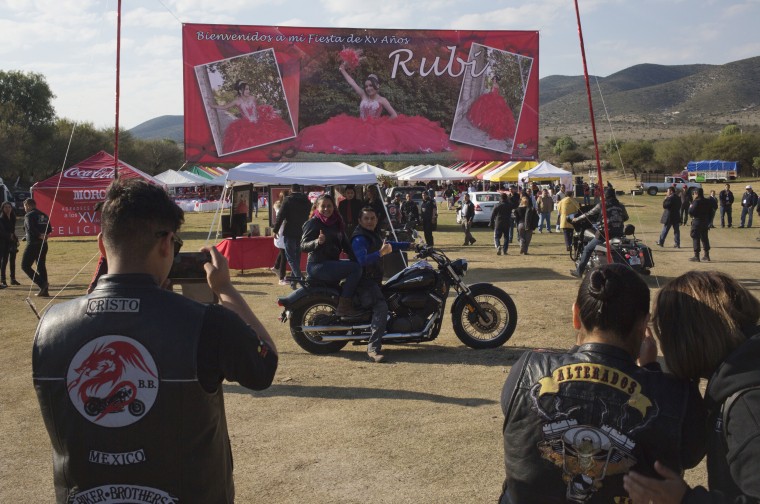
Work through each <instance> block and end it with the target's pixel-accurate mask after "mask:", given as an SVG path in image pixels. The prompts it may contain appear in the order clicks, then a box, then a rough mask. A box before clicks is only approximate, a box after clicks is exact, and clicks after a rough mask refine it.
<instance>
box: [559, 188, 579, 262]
mask: <svg viewBox="0 0 760 504" xmlns="http://www.w3.org/2000/svg"><path fill="white" fill-rule="evenodd" d="M571 194H572V193H568V194H567V195H566V196H565V197H564V198H562V199H561V200H559V203H558V204H557V213H558V214H559V228H560V229H561V230H562V234H564V235H565V248H566V249H567V251H568V252H570V248H571V247H572V243H573V232H574V231H575V227H574V226H573V224H572V223H570V222H568V220H567V218H568V217H570V216H574V215H575V214H576V213H577V212H580V210H581V206H580V204H579V203H578V201H577V200H576V199H575V198H574V197H573V196H572V195H571Z"/></svg>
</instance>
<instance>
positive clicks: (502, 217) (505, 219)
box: [489, 193, 514, 255]
mask: <svg viewBox="0 0 760 504" xmlns="http://www.w3.org/2000/svg"><path fill="white" fill-rule="evenodd" d="M512 210H514V207H513V206H512V200H511V199H510V197H509V194H507V193H501V201H500V202H499V203H498V204H497V205H496V206H495V207H493V211H492V212H491V222H490V223H489V225H490V226H491V227H492V228H493V244H494V246H495V247H496V255H502V253H503V254H504V255H507V251H508V250H509V229H510V228H511V227H512ZM502 237H503V238H504V245H503V246H502V245H501V239H502Z"/></svg>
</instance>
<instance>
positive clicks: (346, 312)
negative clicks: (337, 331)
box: [335, 297, 361, 317]
mask: <svg viewBox="0 0 760 504" xmlns="http://www.w3.org/2000/svg"><path fill="white" fill-rule="evenodd" d="M335 315H337V316H339V317H358V316H359V315H361V312H360V311H358V310H356V309H355V308H354V303H353V300H352V299H351V298H347V297H340V298H338V308H336V309H335Z"/></svg>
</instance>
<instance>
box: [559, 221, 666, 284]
mask: <svg viewBox="0 0 760 504" xmlns="http://www.w3.org/2000/svg"><path fill="white" fill-rule="evenodd" d="M567 221H568V222H570V223H571V224H572V225H573V239H572V241H571V244H570V259H572V260H573V262H574V263H575V266H576V268H577V266H578V262H579V261H580V258H581V255H582V254H583V249H585V248H586V245H587V244H588V242H590V241H591V240H592V239H593V238H594V237H595V236H597V235H598V234H599V233H600V231H598V230H597V227H596V226H595V225H594V224H593V223H592V222H590V221H589V220H588V219H581V220H579V221H578V222H573V220H572V218H571V217H568V218H567ZM635 232H636V227H635V226H634V225H633V224H627V225H626V226H625V231H624V233H625V236H623V237H621V238H612V239H611V240H610V252H611V255H612V262H614V263H619V264H625V265H626V266H628V267H630V268H631V269H633V270H634V271H636V272H637V273H639V274H641V275H649V274H650V273H651V271H650V269H651V268H653V267H654V257H652V249H651V248H649V247H647V246H646V245H645V244H644V243H643V242H642V241H641V240H639V239H638V238H636V235H635ZM602 264H607V245H606V243H605V242H601V243H600V244H599V245H597V246H596V248H595V249H594V252H593V253H592V254H591V258H590V259H589V262H588V264H587V265H586V271H590V270H591V269H593V268H596V267H597V266H600V265H602Z"/></svg>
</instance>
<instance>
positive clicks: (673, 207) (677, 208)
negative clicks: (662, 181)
mask: <svg viewBox="0 0 760 504" xmlns="http://www.w3.org/2000/svg"><path fill="white" fill-rule="evenodd" d="M662 208H663V211H662V217H660V224H662V232H661V233H660V239H659V240H658V241H657V245H659V246H660V247H663V246H665V238H667V236H668V231H670V228H671V227H672V228H673V239H674V240H675V242H674V243H675V245H673V246H674V247H675V248H681V228H680V224H681V198H679V197H678V196H677V195H676V192H675V189H673V188H672V187H668V193H667V195H666V196H665V199H664V200H663V201H662Z"/></svg>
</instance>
